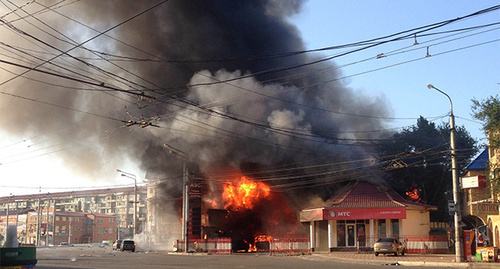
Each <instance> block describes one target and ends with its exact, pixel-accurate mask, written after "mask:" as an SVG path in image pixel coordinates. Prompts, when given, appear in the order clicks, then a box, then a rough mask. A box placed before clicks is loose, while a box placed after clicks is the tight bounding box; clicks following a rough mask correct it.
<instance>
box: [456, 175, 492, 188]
mask: <svg viewBox="0 0 500 269" xmlns="http://www.w3.org/2000/svg"><path fill="white" fill-rule="evenodd" d="M461 180H462V189H471V188H485V187H486V177H485V176H483V175H478V176H473V177H462V178H461Z"/></svg>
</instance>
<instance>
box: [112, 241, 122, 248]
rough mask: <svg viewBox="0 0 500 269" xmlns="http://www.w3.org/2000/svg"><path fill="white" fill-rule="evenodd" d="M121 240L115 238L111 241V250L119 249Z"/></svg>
mask: <svg viewBox="0 0 500 269" xmlns="http://www.w3.org/2000/svg"><path fill="white" fill-rule="evenodd" d="M122 241H123V240H121V239H118V240H116V242H114V243H113V250H119V249H120V248H121V246H122Z"/></svg>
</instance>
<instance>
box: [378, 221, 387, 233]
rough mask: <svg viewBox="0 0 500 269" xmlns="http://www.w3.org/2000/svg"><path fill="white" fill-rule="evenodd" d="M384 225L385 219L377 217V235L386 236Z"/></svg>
mask: <svg viewBox="0 0 500 269" xmlns="http://www.w3.org/2000/svg"><path fill="white" fill-rule="evenodd" d="M385 227H386V225H385V219H379V220H378V235H379V237H385V236H386V231H385V230H386V228H385Z"/></svg>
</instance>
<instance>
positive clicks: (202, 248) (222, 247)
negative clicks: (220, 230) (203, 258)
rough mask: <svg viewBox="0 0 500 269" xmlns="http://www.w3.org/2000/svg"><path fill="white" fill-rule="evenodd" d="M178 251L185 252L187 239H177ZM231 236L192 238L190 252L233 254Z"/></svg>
mask: <svg viewBox="0 0 500 269" xmlns="http://www.w3.org/2000/svg"><path fill="white" fill-rule="evenodd" d="M176 244H177V252H184V248H185V245H186V243H185V241H184V240H177V241H176ZM231 248H232V242H231V238H216V239H190V240H189V246H188V250H189V251H188V252H207V253H212V254H231V253H232V250H231Z"/></svg>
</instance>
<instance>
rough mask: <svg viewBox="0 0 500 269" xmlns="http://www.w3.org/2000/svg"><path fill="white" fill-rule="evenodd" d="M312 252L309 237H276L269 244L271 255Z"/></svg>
mask: <svg viewBox="0 0 500 269" xmlns="http://www.w3.org/2000/svg"><path fill="white" fill-rule="evenodd" d="M277 254H279V255H300V254H308V255H310V254H311V242H310V241H309V238H274V239H272V240H271V242H270V244H269V255H277Z"/></svg>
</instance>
